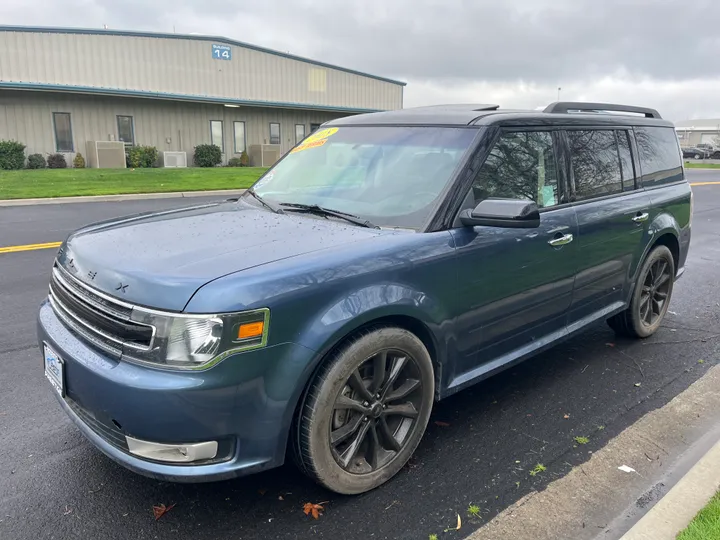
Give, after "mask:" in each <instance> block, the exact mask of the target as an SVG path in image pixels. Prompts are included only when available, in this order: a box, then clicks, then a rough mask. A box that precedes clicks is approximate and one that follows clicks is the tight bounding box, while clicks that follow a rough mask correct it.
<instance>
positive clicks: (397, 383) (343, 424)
mask: <svg viewBox="0 0 720 540" xmlns="http://www.w3.org/2000/svg"><path fill="white" fill-rule="evenodd" d="M434 394H435V383H434V374H433V367H432V361H431V359H430V355H429V353H428V351H427V349H426V348H425V346H424V345H423V343H422V341H420V339H418V338H417V337H416V336H415V335H414V334H412V333H411V332H409V331H407V330H404V329H402V328H379V329H376V330H372V331H369V332H367V333H364V334H363V335H361V336H360V337H357V338H355V339H353V340H352V341H350V342H349V343H348V344H347V345H346V346H345V347H343V348H342V349H341V350H340V351H339V352H338V353H336V354H335V355H334V356H333V357H332V358H331V359H330V360H329V361H328V362H327V363H326V364H325V365H324V366H323V367H322V368H321V371H320V373H319V374H318V375H317V377H316V378H315V380H314V381H313V382H312V383H311V387H310V389H309V392H308V397H307V400H306V402H305V404H304V406H303V407H302V410H301V412H300V417H299V428H300V429H299V441H298V449H297V450H298V451H297V456H296V457H297V458H298V460H299V462H300V463H299V465H300V467H301V469H303V471H304V472H305V473H306V474H307V475H308V476H310V477H311V478H313V479H314V480H315V481H317V482H318V483H320V484H321V485H323V486H325V487H326V488H328V489H330V490H332V491H335V492H337V493H341V494H346V495H355V494H358V493H363V492H366V491H369V490H371V489H374V488H376V487H378V486H380V485H381V484H383V483H385V482H387V481H388V480H389V479H390V478H392V477H393V476H394V475H395V474H397V473H398V472H399V471H400V469H401V468H402V467H403V465H405V463H406V462H407V461H408V459H410V456H411V455H412V453H413V452H414V451H415V448H416V447H417V445H418V444H419V443H420V439H421V438H422V436H423V433H424V432H425V428H426V427H427V423H428V419H429V417H430V411H431V409H432V404H433V398H434Z"/></svg>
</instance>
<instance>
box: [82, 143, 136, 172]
mask: <svg viewBox="0 0 720 540" xmlns="http://www.w3.org/2000/svg"><path fill="white" fill-rule="evenodd" d="M87 156H88V165H89V166H90V167H92V168H94V169H124V168H125V166H126V165H125V143H124V142H122V141H88V142H87Z"/></svg>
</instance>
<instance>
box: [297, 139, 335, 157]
mask: <svg viewBox="0 0 720 540" xmlns="http://www.w3.org/2000/svg"><path fill="white" fill-rule="evenodd" d="M326 142H327V139H320V140H319V141H310V142H305V143H303V144H301V145H300V146H296V147H295V148H293V149H292V150H290V153H291V154H294V153H295V152H301V151H302V150H307V149H308V148H317V147H318V146H322V145H323V144H325V143H326Z"/></svg>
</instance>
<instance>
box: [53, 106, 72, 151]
mask: <svg viewBox="0 0 720 540" xmlns="http://www.w3.org/2000/svg"><path fill="white" fill-rule="evenodd" d="M58 114H67V116H68V120H69V122H68V123H69V124H70V150H60V149H59V148H58V136H57V121H56V118H57V115H58ZM52 120H53V139H55V152H57V153H58V154H71V153H73V152H75V137H74V135H73V123H72V114H71V113H69V112H64V111H53V113H52Z"/></svg>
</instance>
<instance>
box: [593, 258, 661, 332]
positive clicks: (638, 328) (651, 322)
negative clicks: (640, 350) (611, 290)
mask: <svg viewBox="0 0 720 540" xmlns="http://www.w3.org/2000/svg"><path fill="white" fill-rule="evenodd" d="M651 271H652V272H653V274H659V275H654V276H651V275H650V273H651ZM658 271H660V272H658ZM674 282H675V260H674V259H673V256H672V253H670V250H669V249H668V248H667V246H663V245H660V246H656V247H655V248H653V250H652V251H651V252H650V253H649V254H648V256H647V258H646V259H645V262H644V263H643V265H642V268H641V269H640V272H639V273H638V279H637V281H636V282H635V287H634V289H633V294H632V298H631V300H630V305H629V306H628V308H627V309H626V310H625V311H623V312H622V313H618V314H617V315H615V316H614V317H611V318H610V319H608V321H607V322H608V325H609V326H610V328H612V329H613V330H614V331H615V333H616V334H618V335H621V336H626V337H632V338H647V337H650V336H652V335H653V334H654V333H655V332H657V329H658V328H660V325H661V324H662V321H663V319H664V318H665V315H666V313H667V310H668V307H669V305H670V300H671V298H672V291H673V286H674ZM648 295H649V298H648ZM662 296H664V300H661V297H662ZM646 298H647V300H646ZM661 301H662V304H660V302H661ZM648 303H649V309H651V310H652V311H651V312H648V311H647V309H648V307H647V306H648Z"/></svg>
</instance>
